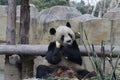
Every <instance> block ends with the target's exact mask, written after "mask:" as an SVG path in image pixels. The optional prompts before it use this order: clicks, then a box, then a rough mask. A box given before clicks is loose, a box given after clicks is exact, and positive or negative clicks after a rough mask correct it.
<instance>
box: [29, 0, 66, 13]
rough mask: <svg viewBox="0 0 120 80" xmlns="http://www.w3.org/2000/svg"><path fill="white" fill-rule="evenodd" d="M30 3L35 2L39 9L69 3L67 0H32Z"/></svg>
mask: <svg viewBox="0 0 120 80" xmlns="http://www.w3.org/2000/svg"><path fill="white" fill-rule="evenodd" d="M30 3H32V4H34V5H35V6H36V7H37V8H38V10H39V11H40V10H42V9H46V8H49V7H52V6H56V5H67V1H66V0H30Z"/></svg>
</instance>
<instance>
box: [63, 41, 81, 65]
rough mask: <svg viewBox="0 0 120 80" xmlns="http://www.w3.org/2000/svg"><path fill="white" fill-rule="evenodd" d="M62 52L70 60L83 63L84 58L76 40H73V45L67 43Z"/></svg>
mask: <svg viewBox="0 0 120 80" xmlns="http://www.w3.org/2000/svg"><path fill="white" fill-rule="evenodd" d="M62 53H63V54H64V56H65V57H67V59H68V60H70V61H72V62H75V63H77V64H79V65H82V58H81V54H80V51H79V48H78V45H77V43H76V41H74V42H73V44H72V46H70V45H65V46H64V47H63V49H62Z"/></svg>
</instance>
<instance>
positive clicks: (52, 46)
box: [48, 41, 56, 49]
mask: <svg viewBox="0 0 120 80" xmlns="http://www.w3.org/2000/svg"><path fill="white" fill-rule="evenodd" d="M55 46H56V43H55V41H53V42H50V44H49V46H48V49H51V48H54V47H55Z"/></svg>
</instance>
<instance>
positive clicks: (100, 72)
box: [82, 28, 120, 80]
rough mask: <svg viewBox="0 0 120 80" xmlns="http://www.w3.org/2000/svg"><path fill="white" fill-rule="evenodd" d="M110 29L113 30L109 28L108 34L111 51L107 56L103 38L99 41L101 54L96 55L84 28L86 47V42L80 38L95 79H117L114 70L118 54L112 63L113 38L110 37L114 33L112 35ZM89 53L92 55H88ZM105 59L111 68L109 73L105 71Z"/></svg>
mask: <svg viewBox="0 0 120 80" xmlns="http://www.w3.org/2000/svg"><path fill="white" fill-rule="evenodd" d="M112 31H113V30H112V28H111V36H110V39H111V40H110V41H111V51H110V55H109V57H106V56H105V41H103V40H102V41H101V54H102V56H101V57H98V56H97V54H96V51H95V49H94V45H93V44H91V43H90V42H89V39H88V37H87V34H86V31H85V30H84V34H85V39H86V43H87V46H88V47H86V44H85V42H84V40H83V39H82V42H83V45H84V46H85V49H86V51H87V53H88V57H89V60H90V61H91V64H92V67H93V69H94V71H95V72H96V78H95V80H118V79H119V78H118V75H116V72H115V71H116V69H117V64H118V61H119V57H120V56H119V55H118V57H117V58H116V61H115V62H114V63H113V58H112V54H114V47H113V44H114V41H113V40H114V39H112V38H113V37H114V35H113V32H112ZM88 48H89V49H88ZM90 53H91V54H92V55H90ZM106 61H108V62H109V64H110V67H111V69H112V70H111V72H110V73H107V71H106V67H105V66H107V65H106V64H105V62H106Z"/></svg>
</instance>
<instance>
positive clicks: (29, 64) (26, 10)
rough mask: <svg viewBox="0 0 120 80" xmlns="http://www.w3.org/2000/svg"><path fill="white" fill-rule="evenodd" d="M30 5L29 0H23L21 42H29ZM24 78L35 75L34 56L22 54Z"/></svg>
mask: <svg viewBox="0 0 120 80" xmlns="http://www.w3.org/2000/svg"><path fill="white" fill-rule="evenodd" d="M29 25H30V7H29V0H21V13H20V33H19V35H20V39H19V42H20V44H29ZM21 60H22V61H21V62H22V78H29V77H33V64H34V63H33V56H30V55H29V56H28V55H27V56H26V55H23V56H22V55H21Z"/></svg>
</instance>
